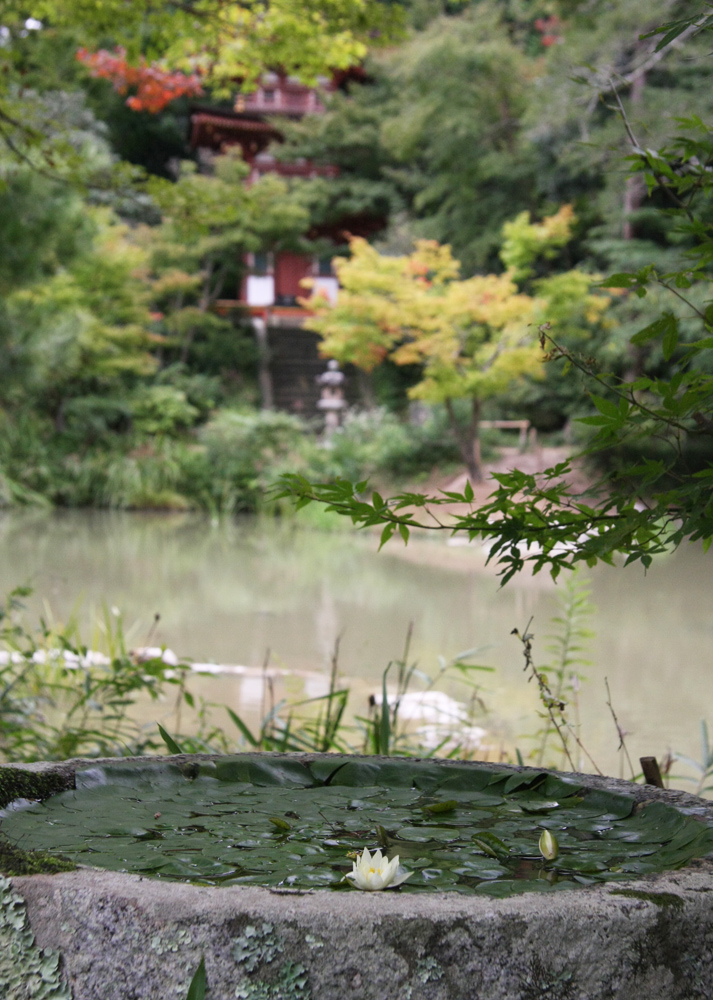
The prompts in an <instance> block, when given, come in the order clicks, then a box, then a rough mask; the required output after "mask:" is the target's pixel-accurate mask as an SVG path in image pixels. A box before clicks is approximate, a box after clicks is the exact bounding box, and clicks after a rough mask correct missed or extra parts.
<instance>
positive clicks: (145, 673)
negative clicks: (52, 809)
mask: <svg viewBox="0 0 713 1000" xmlns="http://www.w3.org/2000/svg"><path fill="white" fill-rule="evenodd" d="M28 593H29V590H28V589H27V588H22V587H19V588H16V589H15V590H14V591H13V592H12V593H11V594H10V595H9V596H8V598H7V599H6V602H5V604H4V605H2V606H0V642H1V643H2V646H3V647H4V648H3V650H2V652H1V653H0V758H1V759H3V760H12V761H32V760H57V759H59V760H64V759H66V758H68V757H80V756H114V755H119V756H121V755H124V754H132V753H142V752H145V751H146V750H151V749H156V748H157V747H158V746H159V744H158V743H157V742H156V740H155V739H154V738H153V737H152V736H149V735H148V734H147V733H145V732H143V731H142V729H141V727H140V726H139V725H137V723H135V722H134V720H133V719H132V717H131V709H132V707H133V705H134V704H135V702H136V701H137V699H139V698H143V697H149V698H150V699H151V700H152V701H157V700H158V699H159V697H160V696H161V695H162V694H163V693H164V692H165V691H171V690H173V691H174V692H175V693H176V697H177V699H178V704H179V705H180V704H181V702H182V701H183V700H184V697H185V693H186V678H187V674H188V671H189V668H188V667H187V666H186V665H185V664H184V665H182V666H179V667H173V668H171V667H169V666H168V665H167V664H166V663H164V661H163V659H162V658H161V656H156V657H152V658H151V659H148V660H146V661H145V662H139V661H135V660H134V659H133V658H132V657H131V655H130V654H129V652H128V651H127V649H126V648H125V645H124V638H123V633H122V629H121V620H120V619H115V618H114V617H113V616H112V614H111V613H110V612H108V611H106V612H105V614H104V618H103V621H102V631H103V640H104V644H105V648H106V649H107V653H106V654H105V655H102V654H100V653H98V652H97V650H96V649H92V650H90V649H88V648H87V646H86V645H83V644H82V643H81V640H80V638H79V636H78V634H77V627H76V624H74V623H72V622H70V623H69V625H67V626H65V627H62V626H56V627H52V626H50V625H49V624H47V623H46V622H45V621H41V624H40V629H39V630H38V632H37V633H36V634H35V633H32V632H30V631H28V629H27V628H26V627H25V625H24V623H23V620H22V601H23V598H24V597H26V596H27V595H28ZM3 773H4V772H3ZM3 780H4V778H3ZM1 791H2V787H1V784H0V792H1ZM43 794H48V792H47V791H46V790H45V791H44V792H43ZM32 797H37V796H34V795H33V796H32Z"/></svg>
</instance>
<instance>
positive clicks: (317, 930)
mask: <svg viewBox="0 0 713 1000" xmlns="http://www.w3.org/2000/svg"><path fill="white" fill-rule="evenodd" d="M230 756H231V757H234V756H235V757H239V756H241V755H240V754H235V755H233V754H231V755H230ZM245 756H249V757H253V756H255V754H245ZM269 756H270V757H273V758H274V757H278V758H279V757H282V758H288V759H292V760H299V761H302V762H309V761H314V760H315V759H320V758H322V759H334V757H335V756H342V755H329V754H309V753H301V754H270V755H269ZM349 756H354V757H357V756H358V755H349ZM217 759H220V756H219V755H212V754H197V755H176V756H172V757H134V758H104V759H101V760H99V759H75V760H70V761H63V762H60V763H49V764H47V763H39V764H23V765H8V766H13V767H18V768H20V769H22V770H28V771H31V772H34V773H45V774H46V773H48V772H49V773H51V774H54V775H56V776H58V777H60V778H61V779H62V780H63V781H66V787H71V786H72V785H73V783H74V774H75V773H76V771H77V770H78V769H81V768H84V767H92V766H97V765H100V764H102V763H104V764H109V763H122V764H126V763H143V762H146V763H164V762H170V763H177V764H182V763H190V762H193V761H196V760H202V761H209V760H217ZM362 759H366V760H370V761H379V760H381V761H384V760H393V759H394V758H386V757H368V758H362ZM402 759H403V758H402ZM429 762H431V763H432V762H433V761H432V759H429ZM438 763H439V764H442V766H443V767H444V768H448V767H449V766H450V765H451V764H458V765H459V766H462V765H463V763H464V762H462V761H453V762H450V761H439V762H438ZM474 763H477V764H478V766H479V767H483V766H488V767H491V768H492V770H494V771H498V770H499V771H502V770H504V769H506V766H505V765H501V764H493V765H484V764H483V763H482V762H474ZM508 769H510V770H512V771H513V773H517V772H523V773H527V772H532V773H535V772H539V771H541V770H543V769H541V768H529V767H511V768H508ZM551 773H556V774H559V775H560V776H561V777H565V778H568V779H570V780H574V781H578V782H581V783H582V784H584V785H587V786H589V787H591V788H598V789H608V790H610V791H616V792H624V793H626V794H629V795H631V796H632V797H633V798H635V799H636V800H637V801H664V802H667V803H669V804H671V805H674V806H676V807H677V808H679V809H681V810H682V811H684V812H685V813H687V814H688V815H695V816H697V817H699V818H701V819H704V820H706V821H708V822H711V823H713V803H712V802H707V801H705V800H702V799H699V798H697V797H695V796H693V795H690V794H688V793H686V792H670V791H666V790H661V789H657V788H653V787H650V786H637V785H633V784H631V783H629V782H626V781H622V780H620V779H616V778H601V777H594V776H592V775H582V774H572V773H569V774H564V773H562V772H551ZM11 881H12V885H13V888H14V889H15V890H16V891H17V892H19V894H20V895H21V896H22V897H23V898H24V900H25V904H26V907H27V912H28V915H29V919H30V924H31V927H32V931H33V932H34V935H35V939H36V942H37V945H38V946H39V947H41V948H53V949H59V950H60V951H61V953H62V956H63V967H64V969H65V973H66V976H67V981H68V982H69V984H70V985H71V987H72V990H73V998H74V1000H128V998H132V1000H143V998H146V1000H155V998H156V997H162V998H164V997H165V998H169V997H173V996H175V997H177V998H180V1000H183V998H185V995H186V989H187V986H188V982H189V980H190V976H191V974H192V971H193V970H195V968H196V966H197V964H198V962H199V961H200V958H201V956H205V960H206V967H207V969H208V977H209V983H210V986H211V992H210V994H209V996H210V998H211V1000H229V998H232V997H248V998H251V997H255V998H258V997H260V998H262V997H270V998H272V997H283V996H284V997H288V998H289V1000H292V998H293V997H294V1000H310V998H311V1000H345V997H354V998H355V1000H452V998H454V1000H461V998H462V1000H473V998H475V997H477V998H478V1000H519V998H523V1000H530V998H531V997H535V996H538V997H539V996H540V995H543V996H547V997H548V998H552V1000H585V998H586V1000H618V998H621V1000H676V998H681V1000H696V998H698V997H700V998H705V1000H709V998H710V995H711V994H710V989H709V988H710V983H711V981H713V947H712V942H713V860H711V859H708V858H706V859H700V860H697V861H694V862H692V863H691V864H690V865H688V866H687V867H685V868H682V869H678V870H676V871H669V872H663V873H660V874H657V875H650V876H643V877H641V876H640V877H637V878H632V879H631V880H628V881H626V882H616V883H608V884H604V885H598V886H591V887H582V888H578V889H573V890H571V891H567V892H564V891H563V892H557V893H546V894H541V893H535V892H530V893H523V894H521V895H517V896H514V897H510V898H507V899H493V898H492V897H487V896H471V895H468V896H465V895H459V894H457V893H443V892H433V893H422V894H399V893H398V892H397V893H393V892H388V891H387V892H384V893H360V892H356V891H355V892H352V893H332V892H330V891H329V890H310V891H306V892H294V891H289V890H288V891H285V890H280V889H268V888H261V887H257V886H225V887H207V886H195V885H188V884H185V883H180V882H162V881H160V880H155V879H151V878H146V877H143V876H140V875H130V874H124V873H119V872H111V871H103V870H98V869H90V868H80V869H77V870H76V871H73V872H66V873H60V874H56V875H32V876H26V877H17V878H13V879H12V880H11ZM265 928H269V929H268V930H266V929H265ZM246 931H248V932H249V933H247V936H246ZM255 935H257V937H256V936H255ZM261 935H263V937H261ZM251 947H257V952H256V954H257V953H258V952H259V954H260V956H261V958H260V962H261V964H260V965H259V966H258V967H256V968H255V969H254V970H251V969H250V968H248V966H247V965H246V964H245V963H244V955H245V954H246V948H247V949H248V950H249V948H251ZM236 949H237V950H236ZM241 955H242V956H243V959H241V958H240V956H241ZM236 956H237V958H236ZM271 956H272V957H271ZM241 961H243V964H242V965H241V964H240V963H241ZM296 968H303V969H304V976H305V977H306V978H305V980H304V982H305V983H306V984H307V985H306V986H304V988H303V987H300V986H299V984H297V985H295V983H296V982H297V980H295V983H293V984H292V985H291V986H290V984H289V983H288V979H289V976H290V975H291V974H292V972H294V969H296ZM290 970H292V972H291V971H290ZM281 977H282V978H281ZM285 977H287V978H285ZM298 978H299V977H298ZM548 984H549V985H548ZM290 990H293V992H289V991H290ZM251 991H252V992H251ZM261 991H262V992H261Z"/></svg>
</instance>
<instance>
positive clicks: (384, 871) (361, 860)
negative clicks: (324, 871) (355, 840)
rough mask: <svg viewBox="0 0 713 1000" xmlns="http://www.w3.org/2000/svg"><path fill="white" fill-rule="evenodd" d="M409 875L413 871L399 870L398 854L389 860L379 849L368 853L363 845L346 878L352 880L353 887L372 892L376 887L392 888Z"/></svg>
mask: <svg viewBox="0 0 713 1000" xmlns="http://www.w3.org/2000/svg"><path fill="white" fill-rule="evenodd" d="M411 875H413V872H406V871H401V872H399V856H398V854H397V855H396V857H395V858H392V859H391V861H389V859H388V858H386V857H383V856H382V854H381V851H380V850H376V851H374V853H373V854H370V853H369V849H368V848H366V847H365V848H364V850H363V851H362V853H361V854H360V855H359V857H358V858H357V860H356V861H355V862H354V863H353V864H352V870H351V872H349V874H348V875H347V878H348V879H351V880H352V884H353V885H354V886H355V888H357V889H365V890H367V891H369V892H373V891H374V890H376V889H389V888H391V889H393V888H395V887H396V886H397V885H401V883H402V882H405V881H406V879H407V878H410V876H411Z"/></svg>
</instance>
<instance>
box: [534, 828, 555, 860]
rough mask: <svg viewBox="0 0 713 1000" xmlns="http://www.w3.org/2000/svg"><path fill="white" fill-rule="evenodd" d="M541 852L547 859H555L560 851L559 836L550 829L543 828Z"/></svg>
mask: <svg viewBox="0 0 713 1000" xmlns="http://www.w3.org/2000/svg"><path fill="white" fill-rule="evenodd" d="M539 847H540V854H541V855H542V857H543V858H544V859H545V861H554V860H555V858H556V857H557V855H558V854H559V852H560V845H559V844H558V843H557V837H555V835H554V833H550V831H549V830H543V831H542V834H541V835H540V844H539Z"/></svg>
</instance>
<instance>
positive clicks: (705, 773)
mask: <svg viewBox="0 0 713 1000" xmlns="http://www.w3.org/2000/svg"><path fill="white" fill-rule="evenodd" d="M673 759H674V760H677V761H681V763H682V764H687V765H688V766H689V767H691V768H693V770H694V771H695V772H696V773H697V778H689V777H688V776H683V777H682V780H684V781H693V782H695V785H696V788H695V793H694V794H695V795H703V793H704V792H710V791H711V790H713V784H706V782H708V781H711V779H713V750H712V749H711V745H710V739H709V738H708V723H707V722H706V721H705V720H701V757H700V760H694V759H693V758H692V757H688V756H686V754H680V753H675V754H674V755H673Z"/></svg>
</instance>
